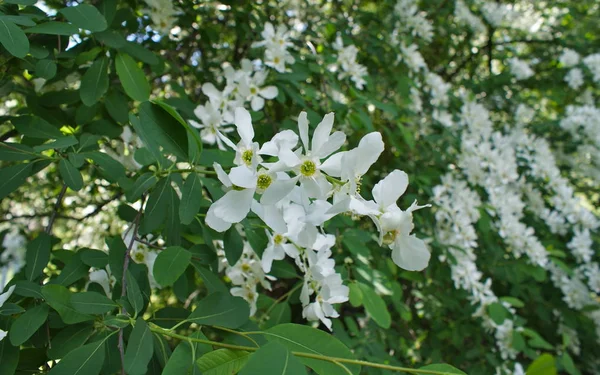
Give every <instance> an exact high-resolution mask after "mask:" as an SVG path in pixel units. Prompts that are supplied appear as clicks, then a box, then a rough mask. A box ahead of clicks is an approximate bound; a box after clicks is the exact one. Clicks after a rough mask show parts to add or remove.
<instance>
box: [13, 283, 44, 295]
mask: <svg viewBox="0 0 600 375" xmlns="http://www.w3.org/2000/svg"><path fill="white" fill-rule="evenodd" d="M15 294H17V295H19V296H23V297H33V298H44V296H42V288H41V287H40V284H37V283H34V282H32V281H28V280H19V281H17V282H16V283H15Z"/></svg>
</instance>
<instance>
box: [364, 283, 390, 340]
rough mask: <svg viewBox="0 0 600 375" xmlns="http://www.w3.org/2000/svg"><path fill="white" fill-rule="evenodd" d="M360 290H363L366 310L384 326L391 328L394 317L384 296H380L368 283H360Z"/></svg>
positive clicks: (376, 321)
mask: <svg viewBox="0 0 600 375" xmlns="http://www.w3.org/2000/svg"><path fill="white" fill-rule="evenodd" d="M358 284H359V285H358V286H359V288H360V291H361V292H362V304H363V306H364V307H365V310H367V312H368V313H369V315H370V316H371V317H372V318H373V320H374V321H375V323H377V324H378V325H379V326H380V327H382V328H385V329H387V328H390V325H391V324H392V317H391V315H390V313H389V311H388V309H387V305H386V303H385V301H384V300H383V298H381V296H379V295H378V294H377V293H375V291H374V290H373V289H371V287H369V286H368V285H365V284H362V283H358Z"/></svg>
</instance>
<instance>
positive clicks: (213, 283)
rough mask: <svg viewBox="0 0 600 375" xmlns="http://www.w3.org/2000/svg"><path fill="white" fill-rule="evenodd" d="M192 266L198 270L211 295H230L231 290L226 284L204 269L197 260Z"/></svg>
mask: <svg viewBox="0 0 600 375" xmlns="http://www.w3.org/2000/svg"><path fill="white" fill-rule="evenodd" d="M192 266H194V268H195V269H196V271H197V272H198V273H199V274H200V277H201V278H202V281H203V282H204V285H205V286H206V289H208V292H209V293H215V292H222V293H229V289H228V288H227V287H226V286H225V284H224V283H223V282H222V281H221V279H220V278H219V276H217V275H215V274H214V273H213V272H211V271H209V270H208V269H206V268H204V267H202V265H201V264H200V262H198V261H197V260H192Z"/></svg>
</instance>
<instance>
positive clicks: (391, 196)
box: [373, 169, 408, 208]
mask: <svg viewBox="0 0 600 375" xmlns="http://www.w3.org/2000/svg"><path fill="white" fill-rule="evenodd" d="M407 187H408V175H407V174H406V173H405V172H403V171H401V170H398V169H396V170H394V171H392V173H390V174H388V175H387V176H386V177H385V178H384V179H383V180H381V181H379V182H378V183H377V184H376V185H375V186H374V187H373V198H375V202H377V204H379V207H381V208H386V207H388V206H390V205H392V204H394V203H396V201H397V200H398V198H400V196H401V195H402V194H404V192H405V191H406V188H407Z"/></svg>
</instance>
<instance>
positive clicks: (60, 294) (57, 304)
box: [42, 284, 94, 324]
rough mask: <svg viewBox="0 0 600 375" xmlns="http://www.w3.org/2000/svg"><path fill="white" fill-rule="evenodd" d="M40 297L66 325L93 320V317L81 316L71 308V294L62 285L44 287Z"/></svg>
mask: <svg viewBox="0 0 600 375" xmlns="http://www.w3.org/2000/svg"><path fill="white" fill-rule="evenodd" d="M42 295H43V296H44V299H45V300H46V302H47V303H48V305H50V307H52V308H53V309H54V310H56V312H58V315H60V317H61V319H62V320H63V322H65V323H66V324H76V323H81V322H85V321H88V320H93V319H94V317H93V316H91V315H86V314H82V313H80V312H78V311H77V310H75V309H74V308H73V306H72V305H71V292H70V291H69V290H68V289H67V288H65V287H64V286H62V285H57V284H47V285H44V286H43V287H42Z"/></svg>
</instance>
